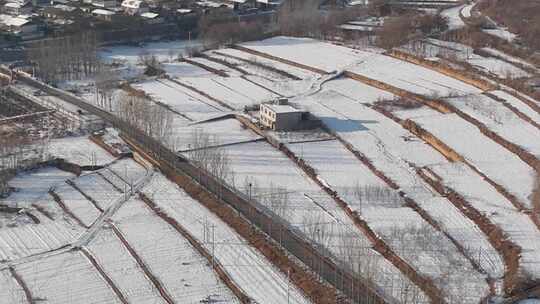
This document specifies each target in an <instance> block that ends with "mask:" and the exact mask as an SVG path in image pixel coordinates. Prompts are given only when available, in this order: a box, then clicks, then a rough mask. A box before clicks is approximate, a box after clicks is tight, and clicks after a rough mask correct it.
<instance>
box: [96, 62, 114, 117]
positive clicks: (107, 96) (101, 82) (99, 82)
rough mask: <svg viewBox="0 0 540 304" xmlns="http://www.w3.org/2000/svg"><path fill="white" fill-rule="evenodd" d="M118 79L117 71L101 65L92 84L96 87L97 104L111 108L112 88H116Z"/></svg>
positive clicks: (110, 109) (104, 107) (107, 108)
mask: <svg viewBox="0 0 540 304" xmlns="http://www.w3.org/2000/svg"><path fill="white" fill-rule="evenodd" d="M119 81H120V77H119V75H118V73H117V72H116V71H115V70H113V69H111V68H110V67H105V66H104V67H103V68H102V69H101V71H99V73H97V74H96V77H95V80H94V86H95V88H96V104H97V106H99V107H101V108H103V109H105V110H107V111H112V110H113V97H114V90H115V89H116V88H117V86H118V84H119Z"/></svg>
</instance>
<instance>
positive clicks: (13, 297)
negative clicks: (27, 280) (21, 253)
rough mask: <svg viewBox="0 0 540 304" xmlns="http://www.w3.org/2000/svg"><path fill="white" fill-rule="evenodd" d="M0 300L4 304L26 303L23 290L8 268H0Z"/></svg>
mask: <svg viewBox="0 0 540 304" xmlns="http://www.w3.org/2000/svg"><path fill="white" fill-rule="evenodd" d="M0 286H2V288H0V302H1V303H5V304H18V303H26V302H27V301H28V300H27V299H26V296H25V294H24V290H23V289H22V287H21V286H20V285H19V284H18V283H17V281H16V280H15V278H14V277H13V276H12V275H11V273H10V272H9V271H8V270H0Z"/></svg>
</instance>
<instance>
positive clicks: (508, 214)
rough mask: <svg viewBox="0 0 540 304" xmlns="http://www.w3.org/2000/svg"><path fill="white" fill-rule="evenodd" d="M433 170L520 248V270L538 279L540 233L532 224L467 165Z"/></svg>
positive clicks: (446, 165) (454, 165) (434, 167)
mask: <svg viewBox="0 0 540 304" xmlns="http://www.w3.org/2000/svg"><path fill="white" fill-rule="evenodd" d="M430 168H431V169H432V170H433V171H434V172H435V173H436V174H437V175H439V176H441V178H442V182H443V183H444V184H445V185H446V186H448V187H450V188H452V189H453V190H455V191H456V192H458V193H460V194H461V195H463V196H464V197H465V198H466V199H467V201H469V202H470V203H471V204H472V205H473V207H474V208H476V209H477V210H479V211H480V212H481V213H483V214H484V215H486V216H487V217H488V218H489V219H490V220H491V221H492V222H493V223H494V224H495V225H497V226H498V227H500V228H501V229H502V230H503V231H504V232H505V233H507V235H508V238H509V240H510V241H512V242H514V243H515V244H516V245H517V246H519V247H521V249H522V251H521V259H520V267H521V268H522V269H523V270H524V272H525V273H527V274H529V275H530V276H531V277H532V278H539V277H540V256H539V255H538V252H539V250H540V231H539V230H538V228H537V227H536V226H535V225H534V224H533V222H532V220H531V219H530V218H529V217H528V216H527V215H526V214H524V213H522V212H519V211H518V210H517V209H516V208H515V207H514V206H513V205H512V204H511V203H510V202H509V201H508V200H507V199H506V198H505V197H504V196H502V195H501V194H500V193H499V192H497V191H496V190H495V188H493V187H491V186H490V185H489V184H488V183H487V182H486V181H484V180H483V179H482V178H481V177H480V176H479V175H477V174H476V173H474V172H473V171H472V170H470V169H469V168H468V167H467V166H466V165H464V164H458V163H453V164H441V165H433V166H430ZM510 174H511V173H510Z"/></svg>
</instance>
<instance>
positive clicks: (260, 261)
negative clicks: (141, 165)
mask: <svg viewBox="0 0 540 304" xmlns="http://www.w3.org/2000/svg"><path fill="white" fill-rule="evenodd" d="M143 191H144V193H145V194H146V195H147V196H148V197H149V198H150V199H152V200H153V201H154V202H155V203H156V204H157V205H158V206H159V207H160V208H162V209H163V210H164V211H165V212H166V213H167V214H168V215H169V216H171V217H173V218H174V219H176V220H177V221H178V222H179V223H180V224H181V225H182V226H183V227H184V229H187V230H188V231H189V233H190V234H191V235H193V236H194V237H196V238H197V239H198V241H199V242H201V243H202V244H203V246H204V247H206V249H207V250H208V251H209V252H212V247H213V246H214V249H213V250H214V254H215V257H216V259H217V261H218V262H219V263H221V265H222V266H223V267H224V269H225V271H226V272H227V273H228V274H229V276H230V277H231V278H232V280H233V281H234V282H235V283H236V284H237V285H238V286H239V287H240V288H241V289H242V290H243V291H244V292H245V293H246V294H247V295H248V296H249V297H250V298H252V299H253V300H254V301H256V302H257V303H261V304H262V303H286V302H287V286H288V284H287V276H286V275H285V274H283V273H281V272H280V271H279V270H278V269H276V268H275V267H274V266H273V265H272V264H270V263H269V262H268V261H267V260H266V259H265V258H264V256H263V255H261V254H260V253H259V252H258V251H257V250H256V249H254V248H253V247H251V246H250V245H249V244H247V243H246V241H245V240H243V239H242V237H240V236H239V235H238V234H237V233H236V232H234V230H232V229H231V228H230V227H228V226H227V225H226V224H225V223H224V222H223V221H221V220H220V219H219V218H218V217H217V216H215V215H214V214H213V213H212V212H210V211H209V210H207V209H205V208H204V207H203V206H202V205H200V204H199V203H197V202H195V201H193V199H192V198H190V197H189V196H188V195H187V194H186V193H185V192H183V191H182V190H181V189H179V188H178V186H176V185H175V184H173V183H172V182H170V181H168V180H167V179H166V178H165V177H164V176H162V175H156V176H155V178H154V179H153V180H152V182H151V183H150V184H149V185H148V186H147V187H146V188H145V189H144V190H143ZM212 233H213V234H212ZM213 238H214V239H213ZM212 240H214V242H215V245H213V243H212ZM214 280H215V279H214ZM289 295H290V301H291V302H290V303H310V302H309V300H307V299H306V298H305V297H304V296H303V294H302V292H301V291H300V290H298V289H296V288H295V287H294V286H290V290H289Z"/></svg>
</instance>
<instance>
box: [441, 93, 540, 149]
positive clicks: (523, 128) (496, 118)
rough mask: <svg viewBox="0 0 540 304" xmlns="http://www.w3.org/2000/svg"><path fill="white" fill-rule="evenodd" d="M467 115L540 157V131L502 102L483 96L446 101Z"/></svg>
mask: <svg viewBox="0 0 540 304" xmlns="http://www.w3.org/2000/svg"><path fill="white" fill-rule="evenodd" d="M446 100H447V101H448V102H449V103H450V104H451V105H453V106H454V107H456V108H457V109H459V110H461V111H462V112H464V113H465V114H467V115H469V116H471V117H473V118H475V119H476V120H478V121H480V122H481V123H483V124H485V125H486V126H487V127H488V128H489V129H490V130H491V131H494V132H495V133H497V134H499V135H500V136H501V137H502V138H504V139H506V140H508V141H509V142H512V143H515V144H517V145H518V146H520V147H522V148H524V149H525V150H527V151H529V152H531V153H532V154H533V155H540V142H537V141H535V140H531V138H540V130H538V129H537V128H536V127H535V126H533V125H532V124H530V123H529V122H527V121H525V120H523V119H521V118H520V117H519V116H517V115H516V114H515V113H514V112H512V111H511V110H510V109H509V108H507V107H505V106H504V105H503V104H502V103H501V102H499V101H496V100H493V99H491V98H490V97H488V96H486V95H482V94H477V95H469V96H464V97H457V98H449V99H446Z"/></svg>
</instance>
